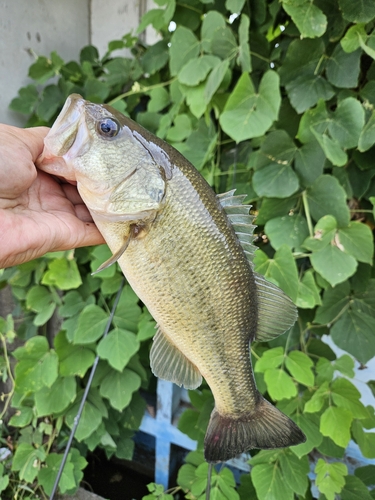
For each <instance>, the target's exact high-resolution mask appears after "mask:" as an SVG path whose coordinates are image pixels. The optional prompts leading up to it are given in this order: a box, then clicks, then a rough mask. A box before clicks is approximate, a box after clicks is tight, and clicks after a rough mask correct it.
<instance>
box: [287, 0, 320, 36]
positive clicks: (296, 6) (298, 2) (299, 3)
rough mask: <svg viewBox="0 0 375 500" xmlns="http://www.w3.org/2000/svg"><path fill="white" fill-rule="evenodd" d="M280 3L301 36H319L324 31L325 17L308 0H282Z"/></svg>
mask: <svg viewBox="0 0 375 500" xmlns="http://www.w3.org/2000/svg"><path fill="white" fill-rule="evenodd" d="M282 4H283V8H284V10H285V12H287V14H289V15H290V17H291V18H292V20H293V22H294V23H295V25H296V26H297V28H298V30H299V32H300V33H301V38H314V37H320V36H322V35H323V34H324V33H325V31H326V28H327V18H326V16H325V15H324V14H323V12H322V11H321V10H320V9H319V8H318V7H317V6H316V5H313V4H312V3H311V2H310V0H282Z"/></svg>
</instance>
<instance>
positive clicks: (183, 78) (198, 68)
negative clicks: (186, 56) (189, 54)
mask: <svg viewBox="0 0 375 500" xmlns="http://www.w3.org/2000/svg"><path fill="white" fill-rule="evenodd" d="M219 63H220V59H219V58H218V57H215V56H210V55H203V56H200V57H195V58H194V59H190V60H189V61H188V62H187V63H186V64H185V65H184V66H183V67H182V68H181V69H180V71H179V73H178V80H179V81H180V82H181V83H183V84H185V85H190V86H196V85H198V83H200V82H202V81H203V80H205V78H206V76H207V75H208V73H209V72H210V70H211V69H212V68H214V67H215V66H217V65H218V64H219Z"/></svg>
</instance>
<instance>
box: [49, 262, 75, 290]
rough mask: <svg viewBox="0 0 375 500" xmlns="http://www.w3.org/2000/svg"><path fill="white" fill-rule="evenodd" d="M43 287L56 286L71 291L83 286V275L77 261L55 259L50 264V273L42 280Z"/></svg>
mask: <svg viewBox="0 0 375 500" xmlns="http://www.w3.org/2000/svg"><path fill="white" fill-rule="evenodd" d="M42 283H43V285H54V286H57V287H58V288H60V289H61V290H71V289H72V288H78V287H79V286H80V285H82V279H81V275H80V273H79V270H78V266H77V263H76V261H75V260H73V259H71V258H69V259H67V258H62V259H55V260H52V261H51V262H49V264H48V271H47V272H46V273H45V274H44V276H43V278H42Z"/></svg>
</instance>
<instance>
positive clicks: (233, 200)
mask: <svg viewBox="0 0 375 500" xmlns="http://www.w3.org/2000/svg"><path fill="white" fill-rule="evenodd" d="M235 191H236V190H235V189H232V190H231V191H228V192H227V193H222V194H218V195H217V197H218V200H219V201H220V204H221V206H222V207H223V208H224V210H225V213H226V214H227V216H228V219H229V220H230V221H231V223H232V226H233V228H234V230H235V232H236V235H237V238H238V239H239V242H240V243H241V246H242V248H243V250H244V252H245V255H246V257H247V260H248V261H249V263H250V265H251V267H253V259H254V252H255V250H256V249H257V247H256V246H255V245H253V241H254V240H255V236H254V234H253V232H254V229H255V228H256V226H255V225H254V224H253V220H254V216H253V215H250V213H249V212H250V208H251V205H243V204H242V202H243V201H244V199H245V198H246V194H239V195H237V196H234V193H235Z"/></svg>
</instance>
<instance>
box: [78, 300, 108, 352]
mask: <svg viewBox="0 0 375 500" xmlns="http://www.w3.org/2000/svg"><path fill="white" fill-rule="evenodd" d="M107 321H108V315H107V314H106V313H105V312H104V311H103V309H102V308H101V307H99V306H97V305H95V304H90V305H88V306H86V307H85V308H84V309H83V311H82V312H81V314H80V316H79V319H78V326H77V330H76V331H75V332H74V343H75V344H91V343H92V342H95V341H96V340H98V338H100V337H101V336H102V335H103V333H104V329H105V327H106V324H107Z"/></svg>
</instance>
